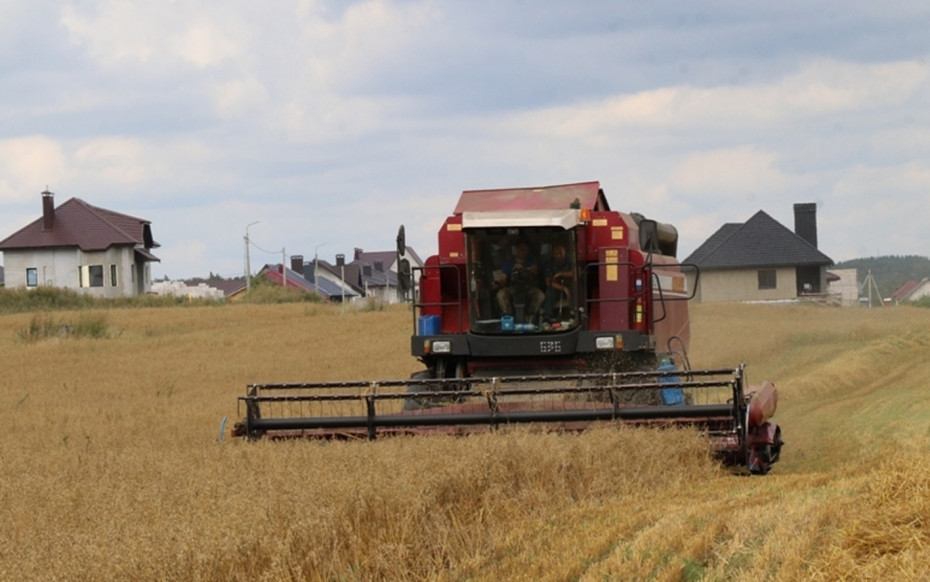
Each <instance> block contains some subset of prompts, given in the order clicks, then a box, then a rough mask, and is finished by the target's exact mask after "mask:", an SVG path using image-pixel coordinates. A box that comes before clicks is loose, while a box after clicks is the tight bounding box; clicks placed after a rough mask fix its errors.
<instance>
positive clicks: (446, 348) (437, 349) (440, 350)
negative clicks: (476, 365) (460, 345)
mask: <svg viewBox="0 0 930 582" xmlns="http://www.w3.org/2000/svg"><path fill="white" fill-rule="evenodd" d="M450 352H452V342H450V341H449V340H438V341H436V340H434V341H433V353H434V354H448V353H450Z"/></svg>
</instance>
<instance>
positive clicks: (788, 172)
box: [0, 0, 930, 279]
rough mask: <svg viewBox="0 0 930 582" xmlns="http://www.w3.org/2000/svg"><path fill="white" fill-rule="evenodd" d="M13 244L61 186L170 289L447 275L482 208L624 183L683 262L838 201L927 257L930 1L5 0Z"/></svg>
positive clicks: (875, 250)
mask: <svg viewBox="0 0 930 582" xmlns="http://www.w3.org/2000/svg"><path fill="white" fill-rule="evenodd" d="M0 15H2V16H0V87H2V91H0V239H2V238H6V237H7V236H9V235H10V234H12V233H13V232H15V231H17V230H18V229H20V228H22V227H23V226H25V225H26V224H28V223H30V222H32V221H33V220H35V219H37V218H39V216H40V215H41V192H42V191H43V190H45V189H48V190H50V191H52V192H54V193H55V202H56V204H60V203H63V202H65V201H66V200H68V199H69V198H72V197H77V198H80V199H82V200H84V201H85V202H87V203H89V204H92V205H94V206H99V207H102V208H106V209H108V210H114V211H117V212H122V213H125V214H129V215H132V216H136V217H139V218H143V219H145V220H149V221H150V222H151V223H152V232H153V235H154V238H155V240H156V241H157V242H158V243H159V244H160V245H161V246H160V247H159V248H157V249H155V251H154V254H155V255H156V256H158V257H159V258H160V259H161V261H160V262H159V263H155V264H154V265H153V269H152V273H153V277H154V278H156V279H161V278H164V277H169V278H172V279H180V278H190V277H206V276H207V275H208V274H210V273H213V274H217V275H221V276H224V277H232V276H238V275H241V274H242V273H243V271H244V264H245V243H244V240H245V238H244V237H245V235H246V232H248V235H249V239H250V241H251V243H252V245H251V250H250V253H249V254H250V263H251V266H252V270H253V272H254V271H255V270H257V268H258V267H260V266H261V265H262V264H264V263H280V261H281V257H282V253H283V254H284V255H287V256H290V255H298V254H299V255H303V256H304V258H305V260H312V258H313V257H314V255H317V256H319V258H320V259H323V260H327V261H330V262H335V255H336V254H340V253H341V254H344V255H346V257H347V259H348V260H352V256H353V252H354V249H355V248H361V249H364V250H365V251H384V250H391V249H393V248H394V246H395V237H396V234H397V229H398V227H399V226H400V225H401V224H403V225H405V230H406V233H407V242H408V244H409V245H410V246H412V247H413V248H414V249H415V250H416V251H417V253H418V254H419V255H420V256H421V257H422V258H425V257H426V256H428V255H430V254H433V253H435V252H436V247H437V232H438V230H439V227H440V226H441V225H442V222H443V220H444V219H445V217H446V216H448V215H449V214H451V212H452V210H453V208H454V207H455V203H456V201H457V200H458V196H459V194H460V193H461V192H462V191H463V190H475V189H488V188H510V187H528V186H546V185H554V184H566V183H574V182H587V181H593V180H596V181H599V182H600V183H601V186H602V187H603V189H604V192H605V194H606V197H607V200H608V202H609V204H610V206H611V208H613V209H615V210H621V211H624V212H639V213H642V214H644V215H646V216H647V217H649V218H654V219H656V220H659V221H661V222H667V223H671V224H673V225H674V226H675V227H676V228H677V229H678V232H679V235H680V242H679V256H680V258H685V257H687V255H689V254H690V253H691V252H692V251H693V250H695V249H696V248H697V247H698V246H699V245H700V244H701V243H703V242H704V240H706V239H707V238H708V237H709V236H710V235H711V234H713V233H714V232H715V231H716V230H717V229H718V228H720V227H721V226H722V225H723V224H725V223H731V222H745V221H746V220H748V219H749V218H750V217H752V215H754V214H755V213H756V212H758V211H759V210H764V211H765V212H766V213H768V214H769V215H771V216H772V217H773V218H775V219H776V220H778V221H779V222H781V223H782V224H783V225H785V226H786V227H788V228H792V229H793V226H794V218H793V204H794V203H797V202H815V203H816V204H817V222H818V239H819V247H820V250H822V251H823V252H824V253H825V254H826V255H828V256H829V257H830V258H832V259H833V260H834V261H837V262H839V261H844V260H848V259H853V258H860V257H868V256H882V255H913V254H916V255H924V256H926V255H930V228H928V227H927V222H928V220H927V219H928V217H930V211H928V210H927V209H928V208H930V34H928V30H930V3H927V2H925V1H923V0H919V1H912V2H909V1H901V2H895V1H891V2H875V1H874V0H869V1H860V0H844V1H824V2H810V1H804V2H796V1H786V2H757V1H747V0H741V1H732V2H730V1H714V0H709V1H701V2H692V1H684V0H679V1H661V0H660V1H656V2H641V1H635V2H634V1H624V0H587V1H585V2H572V3H569V2H564V1H557V0H535V1H532V2H530V1H528V0H522V1H521V0H510V1H500V0H493V1H489V0H461V1H459V0H449V1H443V0H367V1H366V0H362V1H358V2H354V1H349V0H343V1H335V0H334V1H315V0H276V1H275V2H254V1H252V0H226V1H224V2H209V1H206V0H193V1H185V0H175V1H162V2H148V1H137V2H133V1H131V0H129V1H108V0H80V1H67V0H66V1H60V0H55V1H45V0H0Z"/></svg>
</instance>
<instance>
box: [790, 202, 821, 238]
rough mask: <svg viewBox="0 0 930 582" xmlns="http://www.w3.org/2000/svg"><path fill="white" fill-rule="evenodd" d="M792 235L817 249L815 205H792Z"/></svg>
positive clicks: (808, 203) (807, 203) (811, 203)
mask: <svg viewBox="0 0 930 582" xmlns="http://www.w3.org/2000/svg"><path fill="white" fill-rule="evenodd" d="M794 233H795V234H796V235H798V236H799V237H801V238H803V239H804V240H806V241H807V242H809V243H810V244H811V245H812V246H813V247H814V248H817V204H816V203H814V202H806V203H803V204H795V205H794Z"/></svg>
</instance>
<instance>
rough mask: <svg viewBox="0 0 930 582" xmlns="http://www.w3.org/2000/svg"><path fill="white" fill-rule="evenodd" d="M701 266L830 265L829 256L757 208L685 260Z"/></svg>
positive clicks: (716, 235) (718, 233) (709, 240)
mask: <svg viewBox="0 0 930 582" xmlns="http://www.w3.org/2000/svg"><path fill="white" fill-rule="evenodd" d="M684 262H685V263H693V264H696V265H697V266H698V267H701V268H703V269H739V268H750V267H800V266H825V265H832V264H833V259H831V258H830V257H828V256H827V255H825V254H823V253H822V252H820V251H819V250H818V249H817V248H816V247H815V246H813V245H812V244H810V243H809V242H807V241H806V240H804V239H803V238H801V237H800V236H798V235H797V234H795V233H794V232H792V231H791V230H789V229H788V228H786V227H785V226H784V225H782V224H781V223H779V222H778V221H777V220H775V219H774V218H772V217H771V216H769V215H768V214H766V213H765V212H764V211H762V210H760V211H759V212H757V213H756V214H754V215H753V217H752V218H750V219H749V220H747V221H746V222H744V223H743V224H736V223H728V224H724V225H723V226H722V227H720V229H719V230H718V231H717V232H715V233H714V234H713V235H711V237H710V238H708V239H707V240H706V241H704V244H702V245H701V246H700V247H698V248H697V250H695V251H694V252H693V253H691V255H690V256H689V257H688V258H687V259H685V261H684Z"/></svg>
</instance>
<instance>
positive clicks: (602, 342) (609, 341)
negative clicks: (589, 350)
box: [594, 336, 614, 350]
mask: <svg viewBox="0 0 930 582" xmlns="http://www.w3.org/2000/svg"><path fill="white" fill-rule="evenodd" d="M594 347H596V348H597V349H599V350H612V349H614V338H613V336H602V337H599V338H597V339H596V340H594Z"/></svg>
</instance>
